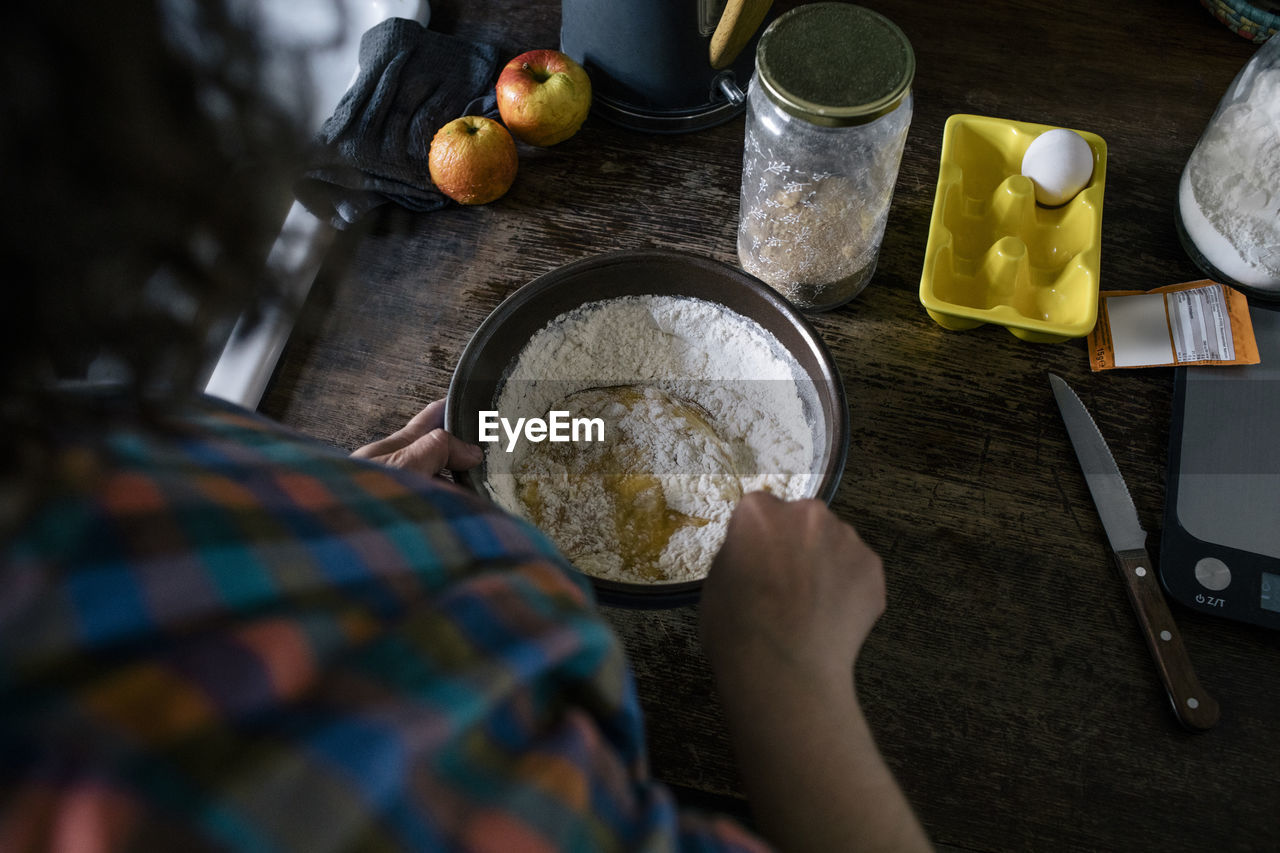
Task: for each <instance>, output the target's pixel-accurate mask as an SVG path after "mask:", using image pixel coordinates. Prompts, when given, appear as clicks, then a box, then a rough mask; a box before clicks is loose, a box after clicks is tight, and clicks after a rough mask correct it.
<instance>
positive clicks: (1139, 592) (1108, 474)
mask: <svg viewBox="0 0 1280 853" xmlns="http://www.w3.org/2000/svg"><path fill="white" fill-rule="evenodd" d="M1049 384H1050V385H1051V386H1053V396H1054V398H1055V399H1056V400H1057V401H1058V409H1059V410H1060V411H1061V412H1062V422H1063V423H1065V424H1066V426H1067V434H1068V435H1069V436H1070V437H1071V444H1072V445H1073V446H1074V447H1075V450H1076V458H1077V459H1078V460H1079V461H1080V468H1081V469H1082V470H1083V471H1084V478H1085V482H1086V483H1087V484H1088V485H1089V492H1090V493H1091V494H1092V495H1093V502H1094V504H1096V505H1097V507H1098V515H1099V516H1100V517H1101V518H1102V526H1103V528H1104V529H1105V530H1106V532H1107V539H1108V540H1109V541H1110V543H1111V551H1112V553H1113V554H1114V556H1115V562H1116V567H1117V568H1118V569H1119V570H1120V574H1121V576H1122V577H1123V578H1124V584H1125V590H1126V591H1127V592H1128V593H1129V602H1130V603H1131V604H1132V605H1133V610H1134V612H1135V613H1136V614H1137V616H1138V624H1139V625H1140V626H1141V627H1142V633H1143V634H1144V635H1145V637H1146V640H1147V648H1149V649H1150V650H1151V657H1152V658H1153V659H1154V660H1155V664H1156V669H1157V670H1159V672H1160V680H1161V681H1163V682H1164V686H1165V690H1167V691H1168V693H1169V701H1170V702H1172V703H1173V712H1174V714H1176V715H1177V717H1178V721H1179V722H1181V723H1182V724H1183V725H1184V726H1186V727H1187V728H1189V729H1194V730H1197V731H1203V730H1205V729H1210V728H1213V726H1214V725H1215V724H1216V723H1217V722H1218V713H1219V709H1218V703H1217V702H1216V701H1215V700H1214V699H1213V697H1212V696H1210V695H1209V694H1208V693H1206V692H1205V690H1204V688H1203V687H1201V686H1200V682H1199V680H1197V679H1196V674H1195V670H1193V669H1192V667H1191V658H1190V657H1189V656H1188V655H1187V650H1186V648H1185V647H1184V646H1183V645H1182V638H1181V636H1179V634H1178V627H1177V625H1175V624H1174V622H1173V616H1172V615H1170V613H1169V607H1168V605H1166V604H1165V600H1164V594H1163V593H1162V592H1161V591H1160V581H1159V580H1157V578H1156V572H1155V567H1154V566H1152V564H1151V558H1150V557H1149V556H1147V533H1146V531H1145V530H1143V529H1142V524H1141V522H1139V521H1138V511H1137V510H1136V509H1135V508H1134V506H1133V498H1131V497H1130V496H1129V489H1128V487H1127V486H1126V485H1125V483H1124V478H1123V477H1122V476H1120V469H1119V468H1118V467H1116V462H1115V459H1114V458H1112V456H1111V450H1110V449H1109V448H1108V447H1107V442H1106V440H1105V439H1103V437H1102V433H1101V432H1099V431H1098V425H1097V424H1095V423H1094V422H1093V418H1092V417H1090V415H1089V410H1088V409H1086V408H1085V407H1084V403H1082V402H1080V398H1079V397H1077V396H1076V394H1075V392H1074V391H1072V390H1071V386H1069V385H1067V383H1066V382H1065V381H1063V380H1062V378H1061V377H1059V376H1055V375H1054V374H1052V373H1050V374H1049Z"/></svg>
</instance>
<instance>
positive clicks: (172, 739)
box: [0, 402, 760, 853]
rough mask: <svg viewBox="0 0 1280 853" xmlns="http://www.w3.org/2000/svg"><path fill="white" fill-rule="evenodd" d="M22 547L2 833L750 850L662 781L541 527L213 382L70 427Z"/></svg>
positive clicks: (153, 846)
mask: <svg viewBox="0 0 1280 853" xmlns="http://www.w3.org/2000/svg"><path fill="white" fill-rule="evenodd" d="M60 448H61V449H60V452H59V455H58V457H57V460H56V461H57V465H56V470H55V471H54V472H53V474H52V478H51V481H50V482H49V483H48V484H47V486H48V489H47V492H46V495H45V497H44V499H43V500H42V503H41V505H40V508H39V509H38V511H37V512H36V514H35V515H34V516H33V517H31V518H30V519H29V520H28V522H27V523H26V524H25V525H24V526H23V528H22V530H21V532H20V533H18V534H17V537H16V538H15V539H12V540H11V541H9V542H7V543H5V545H4V557H3V563H2V564H0V850H4V851H23V850H34V849H40V850H66V851H75V853H81V851H85V853H97V851H114V850H147V851H151V850H157V851H167V850H182V851H199V850H210V849H235V850H254V851H257V850H262V851H274V850H304V851H308V853H316V852H317V851H325V850H399V849H411V850H435V849H467V850H494V851H543V850H617V849H646V850H673V849H690V850H712V849H714V850H724V849H731V850H732V849H737V850H754V849H759V847H760V844H759V842H758V841H756V840H754V839H753V838H752V837H750V836H749V835H748V834H747V833H746V832H744V831H743V830H742V829H740V828H738V827H737V826H736V825H735V824H733V823H731V822H730V821H728V820H724V819H715V818H704V817H695V816H691V815H684V814H680V813H678V811H677V808H676V806H675V804H674V801H673V799H672V797H671V795H670V793H669V792H668V791H667V790H666V789H664V788H663V787H662V786H661V785H660V784H658V783H656V782H654V781H653V780H652V779H651V778H649V777H648V776H647V773H646V763H645V755H644V741H643V726H642V720H641V717H640V711H639V707H638V704H637V701H636V695H635V690H634V686H633V682H632V679H631V675H630V672H629V670H628V668H627V664H626V662H625V659H624V657H623V652H622V649H621V647H620V645H619V643H618V640H617V639H616V637H615V636H614V635H613V634H612V633H611V631H610V630H609V629H608V627H607V626H606V625H605V624H604V623H603V622H602V621H601V619H600V618H599V616H598V615H597V613H596V612H595V611H594V607H593V602H592V599H591V594H590V589H589V587H588V586H587V585H585V584H584V583H583V582H582V580H581V578H579V577H578V576H576V575H575V574H573V573H571V572H569V571H567V570H566V565H565V563H564V562H563V560H562V558H561V557H560V556H558V555H557V553H556V551H555V550H554V548H553V547H552V546H551V544H550V543H549V542H548V541H547V540H546V539H545V538H544V537H543V536H541V535H540V534H539V533H538V532H537V531H536V530H534V529H533V528H532V527H530V526H529V525H527V524H525V523H523V522H522V521H520V520H518V519H514V518H512V517H511V516H509V515H506V514H504V513H503V512H501V511H500V510H498V509H497V508H495V507H494V506H492V505H490V504H488V503H486V502H484V501H482V500H480V499H478V498H476V497H475V496H473V495H470V494H467V493H464V492H463V491H462V490H461V489H458V488H455V487H452V486H450V485H449V484H447V483H444V482H443V481H428V480H425V479H423V478H421V477H418V476H415V475H413V474H410V473H408V472H403V471H397V470H394V469H390V468H387V467H384V466H380V465H376V464H372V463H367V462H361V461H357V460H352V459H350V458H348V457H347V456H345V455H344V454H342V453H339V452H337V451H335V450H333V449H331V448H327V447H324V446H321V445H318V444H316V443H313V442H309V441H307V440H304V439H300V438H298V437H296V436H292V435H289V434H287V433H284V432H283V431H281V430H280V429H279V428H278V427H275V426H273V425H271V424H269V423H267V422H266V421H264V420H262V419H260V418H258V417H257V416H255V415H252V414H249V413H246V412H243V411H239V410H232V409H229V408H227V407H224V406H221V405H218V404H213V403H211V402H209V403H205V404H202V405H200V406H197V407H195V408H194V409H193V410H192V411H191V412H189V413H187V414H186V415H184V416H183V417H182V418H181V419H180V420H178V421H177V422H176V423H171V424H169V425H168V426H167V428H166V429H163V430H160V429H154V428H149V427H144V426H142V425H140V424H139V423H138V422H136V421H133V420H128V421H126V422H124V423H123V425H121V426H120V427H119V428H113V429H112V430H111V431H110V432H109V433H108V434H107V435H106V436H105V437H103V438H101V440H98V441H94V442H90V441H86V440H80V439H76V438H74V437H69V438H67V439H66V440H64V441H62V442H61V443H60Z"/></svg>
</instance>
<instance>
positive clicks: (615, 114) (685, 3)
mask: <svg viewBox="0 0 1280 853" xmlns="http://www.w3.org/2000/svg"><path fill="white" fill-rule="evenodd" d="M770 5H772V0H563V2H562V3H561V18H560V50H561V51H563V52H564V53H566V54H568V55H569V56H571V57H573V58H574V59H575V60H577V61H578V62H579V63H581V64H582V66H583V67H584V68H586V69H587V73H588V74H589V75H590V76H591V88H592V97H593V104H594V109H595V111H596V112H597V113H598V114H600V115H601V116H603V117H605V118H607V119H609V120H611V121H613V122H616V123H617V124H620V125H622V126H624V127H629V128H632V129H635V130H644V131H651V132H656V133H684V132H688V131H694V130H701V129H703V128H706V127H711V126H713V125H717V124H720V123H721V122H724V121H728V120H729V119H731V118H733V117H734V116H736V115H738V114H739V113H741V112H742V110H743V108H744V104H745V95H744V94H743V90H744V89H745V88H746V85H747V81H748V80H749V79H750V77H751V73H752V71H753V68H754V51H752V50H748V49H747V48H748V47H749V46H750V45H752V44H753V43H754V42H755V40H756V38H757V36H758V35H759V32H760V30H761V25H762V24H763V22H764V19H765V17H766V15H767V13H768V11H769V7H770Z"/></svg>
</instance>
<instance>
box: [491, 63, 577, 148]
mask: <svg viewBox="0 0 1280 853" xmlns="http://www.w3.org/2000/svg"><path fill="white" fill-rule="evenodd" d="M497 93H498V113H499V114H500V115H501V116H502V120H503V122H505V123H506V125H507V128H508V129H509V130H510V131H511V132H512V133H514V134H515V135H516V138H517V139H519V140H521V141H522V142H528V143H529V144H530V145H555V144H556V143H557V142H563V141H564V140H566V139H568V138H569V137H570V136H573V135H574V134H575V133H577V132H578V128H580V127H582V122H583V121H584V120H585V119H586V117H587V112H588V111H589V110H590V109H591V78H590V77H588V76H587V72H586V71H585V70H584V69H583V67H582V66H581V65H579V64H578V63H576V62H574V61H573V59H571V58H570V57H568V56H565V55H564V54H563V53H561V52H560V51H558V50H531V51H528V52H527V53H522V54H520V55H519V56H517V57H516V58H515V59H513V60H511V61H510V62H508V63H507V64H506V67H504V68H503V69H502V73H501V74H499V75H498V85H497Z"/></svg>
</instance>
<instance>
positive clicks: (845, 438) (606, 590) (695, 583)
mask: <svg viewBox="0 0 1280 853" xmlns="http://www.w3.org/2000/svg"><path fill="white" fill-rule="evenodd" d="M673 263H674V264H681V265H692V266H693V267H696V268H697V269H698V270H699V272H702V273H705V274H707V275H709V276H716V277H719V278H720V279H721V280H723V281H725V282H726V283H731V284H732V285H734V286H741V287H744V288H746V289H747V290H749V291H751V292H752V294H753V296H755V297H757V298H759V299H761V300H762V301H764V302H766V303H768V304H769V306H770V307H771V309H772V310H774V311H776V312H778V314H780V315H781V316H782V318H783V319H784V320H785V321H786V322H787V323H788V324H789V325H790V326H791V327H792V328H793V329H794V330H795V332H796V333H797V334H798V335H799V336H800V337H801V338H802V339H803V341H804V344H805V346H806V348H807V349H808V351H809V353H810V354H811V355H812V356H813V358H814V359H815V360H816V361H817V363H818V366H819V367H820V368H821V374H822V375H821V376H820V377H815V380H817V381H819V382H820V383H821V384H823V385H825V386H827V387H828V388H829V389H830V391H831V396H832V398H833V399H832V403H833V411H832V413H831V418H832V421H833V426H834V427H835V435H834V436H833V437H832V439H831V440H830V441H829V442H828V447H829V455H828V457H827V461H826V465H825V466H824V468H823V471H822V479H821V481H820V482H819V486H818V491H817V493H816V494H815V495H814V498H815V499H819V500H822V501H823V502H824V503H826V504H828V505H830V503H831V501H832V499H833V498H834V497H835V494H836V491H837V489H838V488H839V485H840V480H841V478H842V476H843V474H844V468H845V464H846V462H847V460H848V455H849V443H850V434H851V429H850V425H849V421H850V418H849V403H848V397H847V394H846V392H845V387H844V381H843V379H842V378H841V376H840V371H839V368H838V367H837V366H836V363H835V359H834V358H833V357H832V355H831V351H830V349H829V348H828V347H827V345H826V343H825V341H823V339H822V337H821V335H819V334H818V332H817V330H816V329H815V328H814V327H813V325H812V324H811V323H810V322H809V320H808V319H807V318H806V317H805V316H804V315H803V314H801V312H800V310H799V309H797V308H796V307H795V306H793V305H792V304H791V303H790V302H789V301H787V300H786V298H785V297H783V296H782V295H781V294H780V293H778V292H777V291H776V290H774V289H773V288H771V287H769V285H767V284H765V283H764V282H763V281H761V280H760V279H758V278H756V277H755V276H752V275H750V274H749V273H747V272H745V271H743V270H741V269H739V268H737V267H734V266H730V265H729V264H726V263H724V262H722V261H719V260H716V259H714V258H710V257H706V256H703V255H698V254H694V253H692V252H687V251H681V250H675V249H619V250H613V251H608V252H603V253H599V254H595V255H589V256H587V257H585V258H580V259H578V260H575V261H571V262H569V263H567V264H564V265H561V266H559V267H556V268H554V269H552V270H549V271H548V272H545V273H543V274H541V275H539V276H537V277H536V278H534V279H533V280H531V281H529V282H527V283H526V284H523V285H521V286H520V287H518V288H516V289H515V290H514V291H513V292H512V293H511V294H510V295H508V296H507V297H506V298H505V299H503V300H502V302H500V303H499V304H498V306H497V307H496V308H494V310H493V311H491V312H490V313H489V315H488V316H487V317H486V318H485V319H484V320H483V321H482V322H481V323H480V325H479V326H478V327H477V328H476V330H475V332H474V333H473V334H472V336H471V338H470V340H469V341H468V342H467V345H466V346H465V347H464V348H463V351H462V353H461V355H460V356H459V357H458V363H457V365H456V367H455V368H454V371H453V375H452V377H451V378H450V381H449V390H448V393H447V395H446V397H445V410H444V423H445V428H446V429H447V430H448V431H449V432H450V433H454V434H457V433H458V428H459V426H460V419H461V415H462V413H461V411H460V409H461V405H462V404H461V402H460V398H461V395H462V393H463V391H464V389H465V387H466V385H467V382H468V378H469V376H470V374H471V373H472V371H474V370H475V368H476V367H477V365H478V363H479V358H480V354H481V353H482V352H483V351H484V349H485V348H486V347H487V346H488V345H489V344H490V342H491V341H492V340H494V338H495V337H496V336H497V335H498V334H500V332H501V330H502V328H503V326H504V324H505V323H507V322H508V321H509V320H510V319H511V318H512V317H513V316H514V315H515V314H516V313H517V312H518V311H520V310H521V309H522V308H523V307H524V306H525V305H526V304H528V303H529V302H531V301H533V300H534V299H536V298H537V297H539V296H541V295H542V294H544V293H545V292H546V291H548V290H552V289H554V288H557V287H560V286H562V284H561V282H563V281H566V280H572V279H573V278H576V277H578V276H580V275H581V274H583V273H596V272H599V271H602V270H607V269H609V268H612V267H616V266H618V265H644V264H649V265H659V264H673ZM622 295H644V294H635V293H630V292H629V293H627V294H618V296H622ZM649 295H656V296H667V295H673V294H672V293H670V292H662V289H661V288H660V287H658V288H655V292H654V293H653V294H649ZM609 298H611V296H610V295H609V294H607V293H590V294H584V295H583V298H582V300H581V302H579V303H578V305H585V304H588V303H591V302H599V301H603V300H606V299H609ZM692 298H697V299H703V300H705V301H710V302H717V304H720V305H723V306H724V307H726V308H728V309H729V310H732V311H735V313H739V314H741V313H742V312H740V311H737V309H735V308H733V307H732V306H729V305H724V303H723V302H719V301H718V300H716V299H714V298H712V297H709V296H703V295H698V296H694V297H692ZM566 310H572V309H566ZM744 316H745V315H744ZM748 319H753V320H754V318H750V317H748ZM548 322H549V320H548ZM754 322H757V323H759V321H758V320H755V321H754ZM767 331H768V330H767ZM770 334H771V335H773V336H774V337H775V338H776V337H777V335H776V334H774V333H773V332H770ZM507 367H509V365H508V366H507ZM505 369H506V368H504V372H505ZM455 479H456V480H457V481H458V482H460V483H461V484H462V485H463V486H465V487H466V488H467V489H469V490H470V491H472V492H474V493H476V494H479V495H481V496H482V497H484V498H485V499H491V498H490V496H489V495H488V494H487V493H486V491H485V490H484V489H483V488H482V487H481V486H480V484H479V483H477V482H474V479H475V478H473V477H471V476H469V475H468V474H467V472H460V473H458V474H456V475H455ZM504 511H505V510H504ZM565 562H566V563H567V564H568V565H570V566H572V565H573V564H572V563H570V562H569V561H568V560H567V559H566V561H565ZM574 571H576V572H578V574H580V575H582V576H583V577H585V578H587V579H588V580H590V581H591V584H592V586H593V587H594V588H595V591H596V597H597V600H598V601H600V603H602V604H611V605H616V606H623V607H633V608H634V607H639V608H658V607H674V606H680V605H684V604H692V603H694V602H696V601H697V599H698V596H699V594H700V591H701V588H702V579H701V578H699V579H697V580H691V581H675V582H671V583H658V584H633V583H626V582H622V581H612V580H608V579H606V578H598V577H595V576H594V575H590V574H587V573H586V572H583V571H582V570H580V569H578V568H577V567H574Z"/></svg>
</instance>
